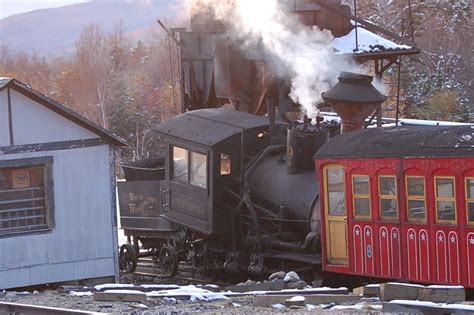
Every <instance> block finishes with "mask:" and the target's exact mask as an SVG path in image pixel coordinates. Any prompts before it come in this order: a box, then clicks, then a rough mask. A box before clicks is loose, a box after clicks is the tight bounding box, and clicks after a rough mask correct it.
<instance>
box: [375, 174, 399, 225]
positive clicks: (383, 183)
mask: <svg viewBox="0 0 474 315" xmlns="http://www.w3.org/2000/svg"><path fill="white" fill-rule="evenodd" d="M379 198H380V217H381V218H382V219H397V218H398V194H397V178H396V177H395V176H379Z"/></svg>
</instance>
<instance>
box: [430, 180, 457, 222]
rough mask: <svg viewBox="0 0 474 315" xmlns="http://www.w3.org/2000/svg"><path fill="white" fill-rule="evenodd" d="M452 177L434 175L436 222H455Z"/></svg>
mask: <svg viewBox="0 0 474 315" xmlns="http://www.w3.org/2000/svg"><path fill="white" fill-rule="evenodd" d="M455 191H456V190H455V187H454V178H453V177H435V196H436V222H438V223H455V222H456V201H455Z"/></svg>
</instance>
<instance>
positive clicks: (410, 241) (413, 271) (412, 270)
mask: <svg viewBox="0 0 474 315" xmlns="http://www.w3.org/2000/svg"><path fill="white" fill-rule="evenodd" d="M407 250H408V253H407V261H408V266H407V269H408V279H410V280H418V244H417V236H416V231H415V230H414V229H408V231H407Z"/></svg>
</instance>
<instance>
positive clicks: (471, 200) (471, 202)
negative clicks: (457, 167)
mask: <svg viewBox="0 0 474 315" xmlns="http://www.w3.org/2000/svg"><path fill="white" fill-rule="evenodd" d="M466 210H467V222H468V224H471V225H474V177H471V178H466Z"/></svg>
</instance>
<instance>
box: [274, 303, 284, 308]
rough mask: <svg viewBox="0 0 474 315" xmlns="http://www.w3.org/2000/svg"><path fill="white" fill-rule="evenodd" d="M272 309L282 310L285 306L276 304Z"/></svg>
mask: <svg viewBox="0 0 474 315" xmlns="http://www.w3.org/2000/svg"><path fill="white" fill-rule="evenodd" d="M272 307H273V308H276V309H282V308H285V305H283V304H280V303H277V304H273V305H272Z"/></svg>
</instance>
